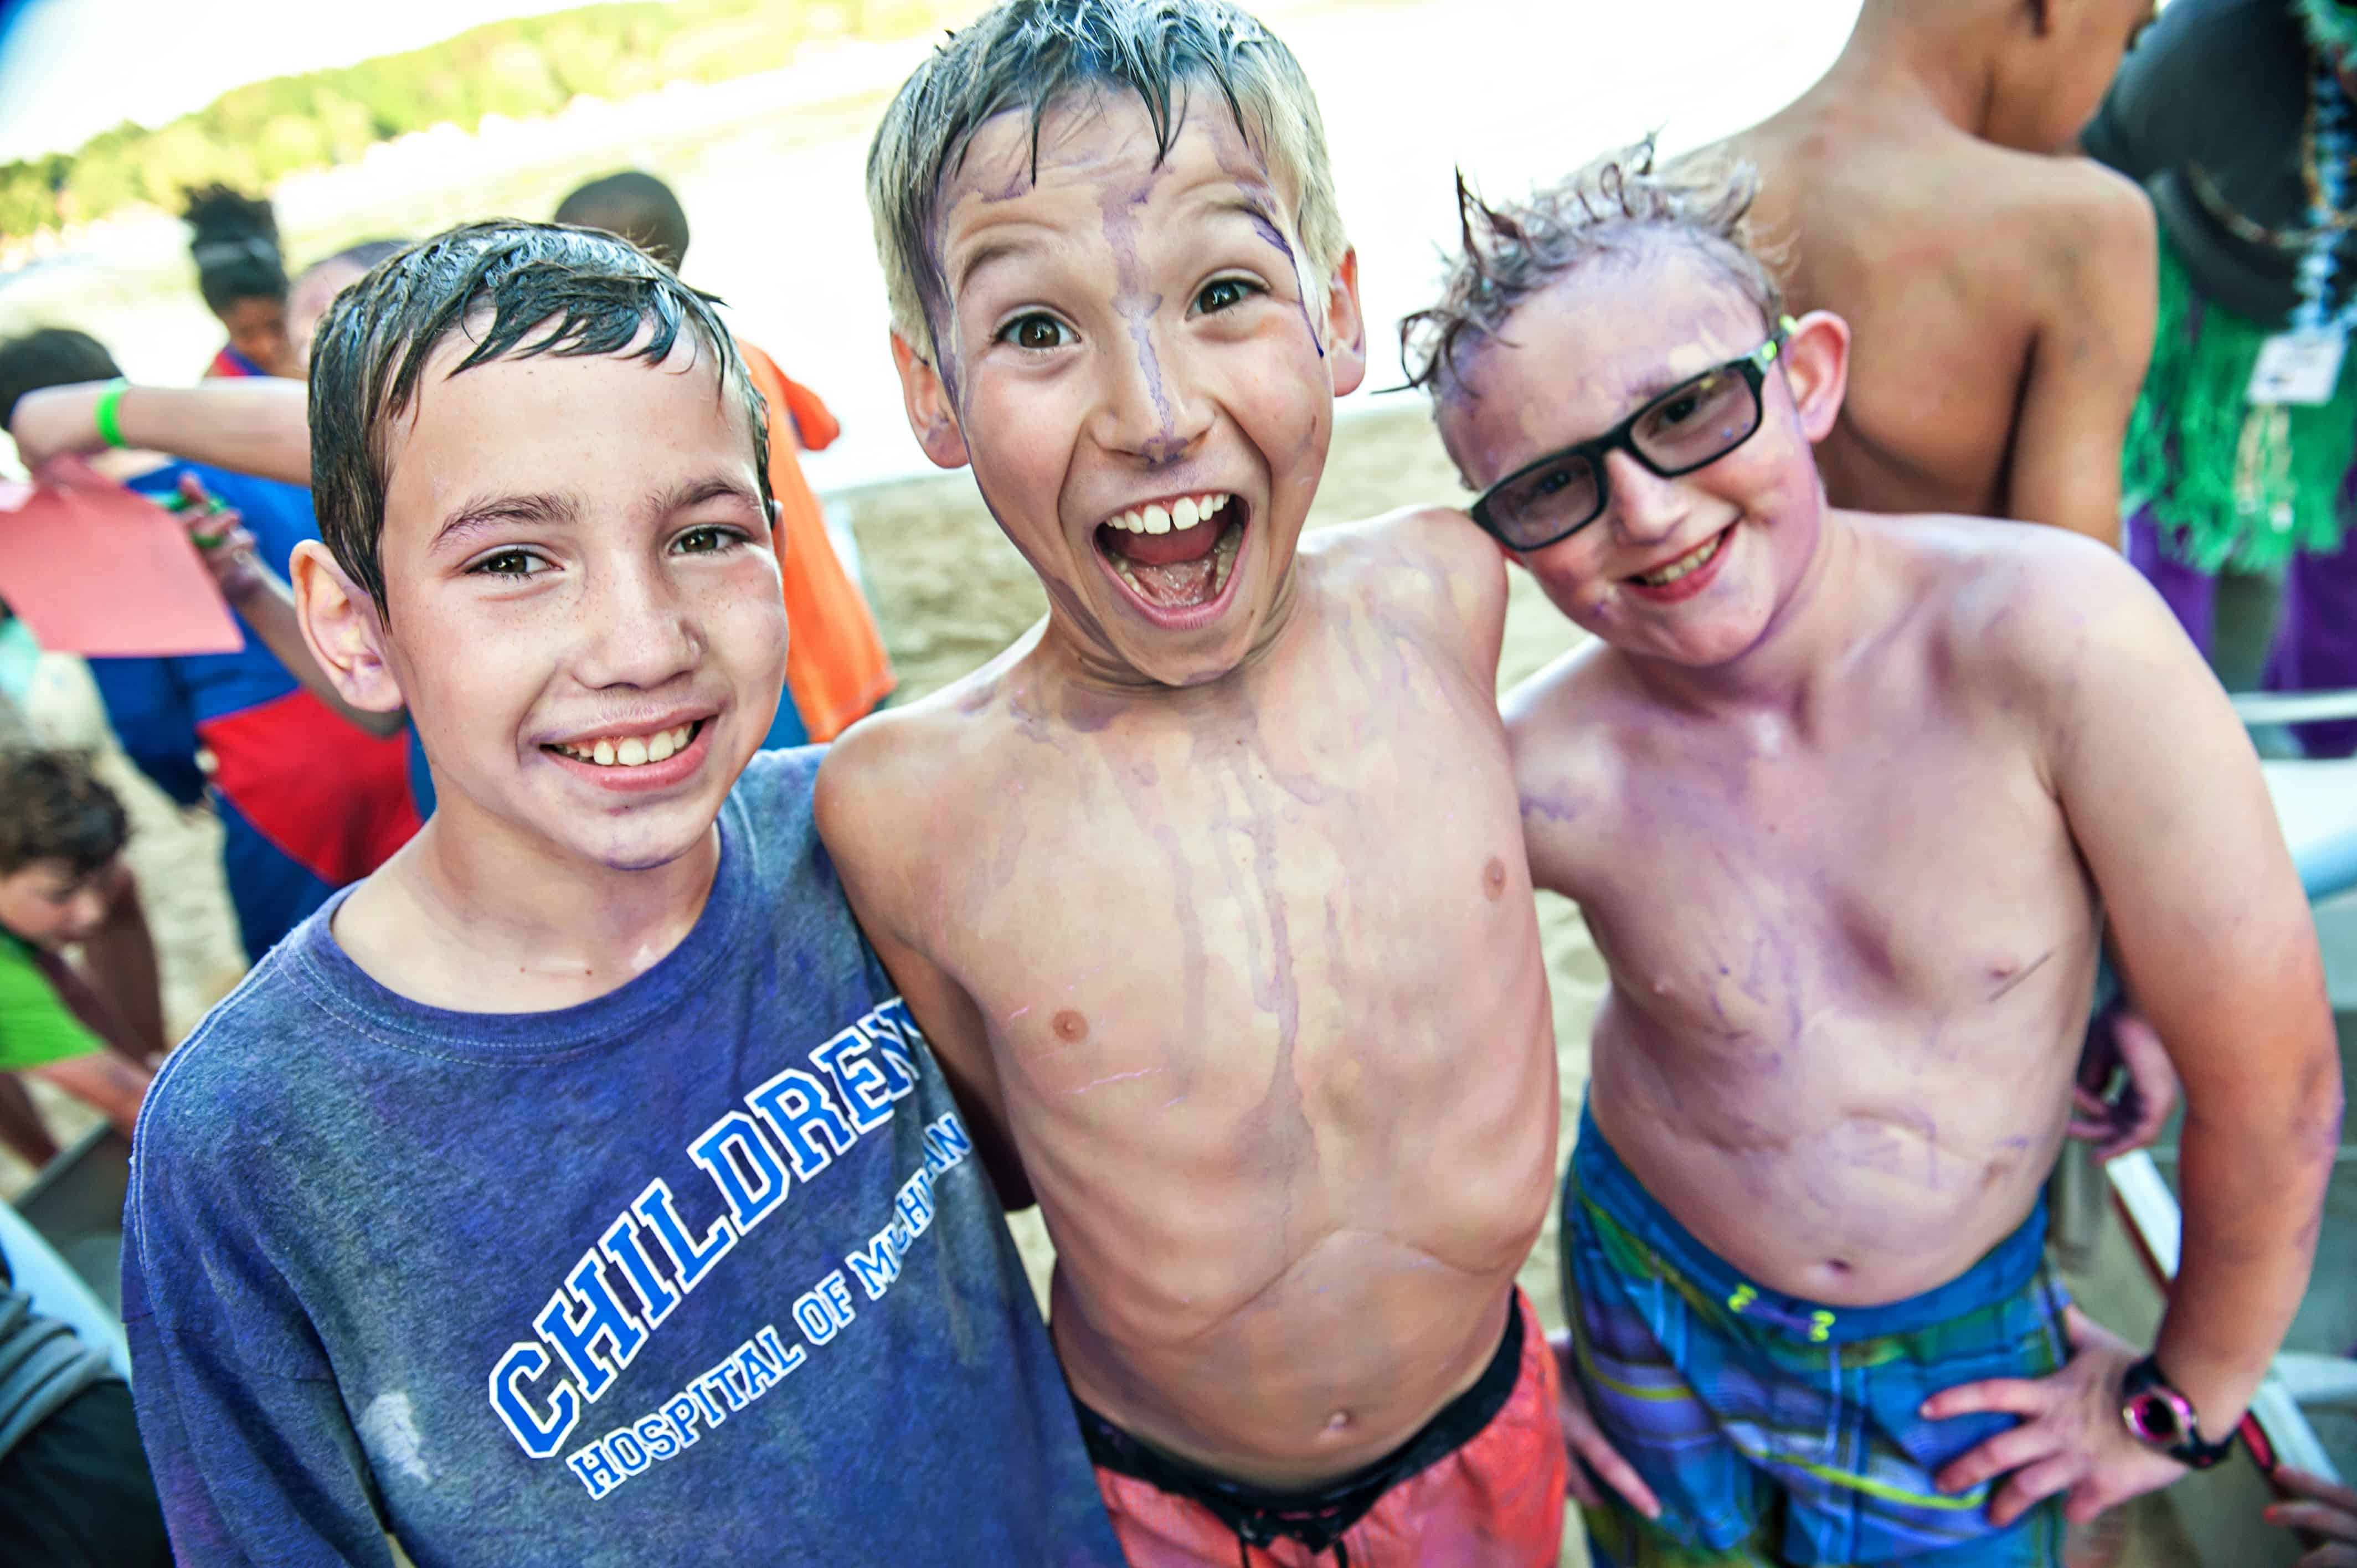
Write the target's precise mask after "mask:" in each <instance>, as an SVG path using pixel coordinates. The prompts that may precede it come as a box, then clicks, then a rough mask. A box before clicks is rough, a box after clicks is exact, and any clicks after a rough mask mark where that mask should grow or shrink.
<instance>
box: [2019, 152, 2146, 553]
mask: <svg viewBox="0 0 2357 1568" xmlns="http://www.w3.org/2000/svg"><path fill="white" fill-rule="evenodd" d="M2053 173H2054V175H2055V177H2056V179H2055V185H2054V188H2053V189H2052V190H2051V191H2050V192H2047V193H2045V194H2043V195H2042V196H2041V197H2040V201H2039V205H2038V207H2037V209H2036V211H2035V215H2034V221H2035V222H2036V223H2037V224H2038V225H2039V226H2040V228H2041V229H2042V230H2043V231H2044V233H2043V235H2042V236H2041V238H2040V242H2039V243H2038V244H2037V245H2036V247H2035V249H2034V251H2033V252H2032V253H2034V254H2038V255H2042V256H2046V257H2049V258H2051V265H2050V268H2049V269H2048V270H2049V272H2050V275H2051V283H2050V286H2049V287H2048V288H2047V290H2046V291H2045V293H2044V295H2043V300H2044V304H2043V307H2042V309H2041V310H2040V319H2039V325H2038V329H2037V338H2036V341H2035V343H2034V345H2033V347H2032V349H2031V351H2030V361H2029V368H2028V372H2027V375H2026V377H2025V381H2024V385H2023V388H2022V396H2021V410H2020V413H2019V414H2018V417H2017V420H2016V424H2015V436H2014V453H2013V463H2012V468H2011V471H2010V473H2009V474H2008V475H2007V515H2008V516H2010V517H2015V518H2018V519H2021V520H2022V521H2028V522H2044V523H2051V524H2054V525H2055V526H2057V527H2061V528H2066V529H2069V530H2070V531H2071V532H2073V533H2082V534H2085V535H2086V536H2087V537H2088V538H2090V539H2093V540H2096V541H2098V542H2102V543H2104V544H2108V545H2111V546H2112V547H2114V548H2115V549H2116V548H2117V547H2118V545H2119V540H2120V446H2121V444H2122V442H2123V441H2124V440H2125V439H2126V435H2127V428H2128V418H2129V415H2130V414H2131V413H2134V412H2135V409H2136V396H2137V393H2138V392H2140V391H2141V390H2142V388H2143V385H2144V375H2145V368H2146V366H2147V363H2148V362H2149V361H2150V360H2151V358H2152V334H2153V320H2154V316H2155V313H2156V309H2157V306H2156V299H2157V294H2158V260H2157V257H2158V238H2157V230H2156V228H2155V223H2154V219H2153V214H2152V207H2151V205H2150V203H2149V202H2147V200H2146V199H2145V195H2144V192H2143V191H2142V190H2141V189H2139V188H2137V187H2136V186H2135V185H2134V184H2132V183H2131V182H2129V181H2128V180H2127V179H2126V178H2124V177H2121V176H2119V175H2116V174H2114V173H2112V172H2110V171H2109V170H2107V169H2104V168H2102V167H2100V166H2097V165H2094V164H2092V163H2086V162H2081V161H2072V162H2069V163H2065V164H2061V165H2059V166H2057V167H2056V169H2055V170H2054V171H2053Z"/></svg>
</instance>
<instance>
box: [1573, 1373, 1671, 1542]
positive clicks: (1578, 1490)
mask: <svg viewBox="0 0 2357 1568" xmlns="http://www.w3.org/2000/svg"><path fill="white" fill-rule="evenodd" d="M1547 1348H1548V1349H1550V1350H1552V1351H1553V1352H1555V1373H1556V1380H1557V1381H1558V1382H1559V1384H1560V1385H1561V1387H1562V1398H1561V1401H1560V1402H1559V1403H1558V1404H1557V1406H1556V1413H1557V1414H1558V1415H1559V1416H1561V1417H1562V1419H1563V1440H1564V1442H1565V1443H1566V1444H1568V1445H1569V1447H1570V1449H1571V1480H1570V1486H1569V1490H1570V1492H1571V1495H1572V1498H1573V1499H1574V1500H1575V1501H1577V1502H1580V1503H1584V1504H1586V1505H1587V1507H1589V1508H1592V1509H1594V1508H1602V1507H1603V1506H1604V1498H1603V1495H1602V1494H1601V1493H1599V1492H1598V1490H1597V1489H1596V1483H1595V1482H1594V1481H1592V1480H1590V1479H1589V1478H1588V1475H1587V1469H1583V1468H1582V1467H1581V1461H1583V1460H1585V1461H1586V1462H1587V1466H1589V1467H1591V1468H1593V1469H1594V1470H1595V1472H1596V1473H1597V1475H1598V1476H1600V1477H1603V1478H1604V1482H1605V1484H1606V1485H1607V1486H1609V1487H1611V1488H1612V1489H1613V1490H1614V1491H1616V1492H1618V1493H1620V1496H1621V1497H1622V1498H1624V1499H1626V1500H1627V1502H1628V1504H1629V1506H1630V1507H1631V1508H1632V1509H1636V1510H1637V1511H1638V1512H1639V1513H1641V1514H1643V1515H1644V1516H1645V1517H1646V1518H1647V1519H1659V1518H1661V1517H1662V1505H1661V1501H1660V1499H1659V1498H1655V1497H1654V1496H1653V1491H1652V1487H1648V1486H1646V1485H1645V1482H1644V1479H1643V1477H1641V1476H1639V1475H1638V1474H1637V1472H1636V1471H1635V1470H1634V1469H1632V1468H1631V1466H1630V1464H1629V1461H1627V1460H1626V1459H1623V1458H1622V1457H1620V1452H1619V1450H1617V1449H1615V1448H1614V1447H1613V1446H1612V1444H1609V1443H1608V1442H1607V1441H1605V1437H1604V1434H1603V1433H1602V1432H1600V1431H1598V1429H1597V1425H1596V1418H1595V1417H1594V1416H1592V1415H1590V1414H1588V1413H1587V1401H1586V1400H1585V1399H1583V1398H1581V1397H1580V1392H1579V1369H1578V1367H1577V1363H1576V1358H1575V1357H1574V1355H1573V1352H1572V1347H1571V1334H1570V1332H1569V1331H1568V1330H1566V1329H1558V1330H1557V1331H1556V1332H1555V1333H1553V1334H1550V1335H1548V1336H1547Z"/></svg>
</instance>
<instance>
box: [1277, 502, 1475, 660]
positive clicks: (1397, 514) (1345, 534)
mask: <svg viewBox="0 0 2357 1568" xmlns="http://www.w3.org/2000/svg"><path fill="white" fill-rule="evenodd" d="M1301 551H1302V554H1303V555H1304V556H1305V557H1307V558H1308V559H1309V560H1311V561H1313V562H1314V563H1315V568H1314V569H1315V570H1316V571H1317V573H1318V575H1319V577H1320V578H1321V580H1322V582H1323V584H1324V585H1326V586H1327V587H1329V589H1331V590H1332V591H1335V592H1337V593H1340V594H1342V595H1344V596H1349V597H1351V598H1358V597H1361V596H1370V595H1372V596H1376V597H1378V598H1380V599H1381V601H1382V602H1383V604H1385V605H1386V606H1389V607H1394V608H1396V607H1402V606H1412V605H1418V604H1429V605H1430V606H1431V607H1432V608H1433V611H1434V622H1433V624H1434V627H1435V628H1436V630H1438V631H1440V632H1443V633H1445V634H1447V635H1448V636H1449V637H1450V639H1451V640H1453V641H1458V642H1459V643H1461V644H1462V645H1463V646H1464V647H1465V648H1466V649H1467V650H1468V652H1469V656H1470V657H1472V658H1474V660H1476V662H1480V663H1485V664H1486V665H1487V666H1488V667H1489V670H1490V671H1491V676H1492V678H1494V676H1495V672H1496V668H1497V662H1498V644H1499V641H1500V639H1501V638H1502V637H1503V635H1504V631H1505V621H1506V558H1505V556H1504V555H1502V554H1501V553H1499V550H1498V547H1497V545H1496V544H1494V543H1493V542H1491V539H1490V536H1489V535H1488V534H1486V533H1484V532H1481V530H1480V528H1479V527H1478V526H1477V525H1476V524H1475V523H1474V521H1473V520H1472V519H1471V518H1469V517H1468V516H1466V515H1465V514H1464V513H1463V512H1461V511H1458V510H1455V509H1454V508H1452V507H1443V506H1413V507H1402V508H1401V509H1400V510H1397V511H1391V512H1385V513H1384V514H1383V516H1381V517H1375V518H1369V519H1367V520H1366V521H1362V522H1351V523H1342V524H1340V525H1338V526H1335V527H1332V528H1324V529H1320V530H1318V532H1316V533H1313V534H1308V535H1305V536H1304V537H1303V539H1302V542H1301Z"/></svg>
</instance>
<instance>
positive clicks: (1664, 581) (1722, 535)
mask: <svg viewBox="0 0 2357 1568" xmlns="http://www.w3.org/2000/svg"><path fill="white" fill-rule="evenodd" d="M1734 533H1735V528H1734V525H1733V524H1731V523H1730V524H1729V525H1727V527H1726V528H1723V529H1721V530H1719V531H1718V532H1717V533H1714V534H1712V535H1711V536H1710V537H1709V538H1708V539H1706V540H1704V541H1703V542H1701V543H1700V544H1697V545H1695V547H1694V548H1693V549H1692V550H1689V551H1687V552H1686V553H1684V554H1683V555H1681V556H1679V557H1678V558H1677V559H1676V560H1674V561H1667V562H1664V563H1663V564H1661V565H1659V566H1656V567H1654V568H1653V569H1652V571H1650V572H1640V573H1638V574H1637V575H1635V576H1633V577H1630V578H1627V579H1625V581H1626V582H1627V584H1628V585H1629V586H1630V587H1631V588H1633V589H1635V590H1636V591H1637V592H1638V593H1640V594H1641V595H1643V596H1645V597H1647V598H1649V599H1654V600H1663V601H1667V600H1675V599H1685V598H1692V597H1693V596H1695V595H1696V594H1699V593H1701V592H1702V591H1703V590H1704V589H1705V588H1706V587H1708V586H1710V582H1711V579H1712V578H1714V577H1716V576H1717V575H1718V565H1719V563H1720V562H1721V561H1722V560H1724V559H1725V558H1726V554H1727V542H1728V541H1729V540H1731V539H1732V538H1733V537H1734Z"/></svg>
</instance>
